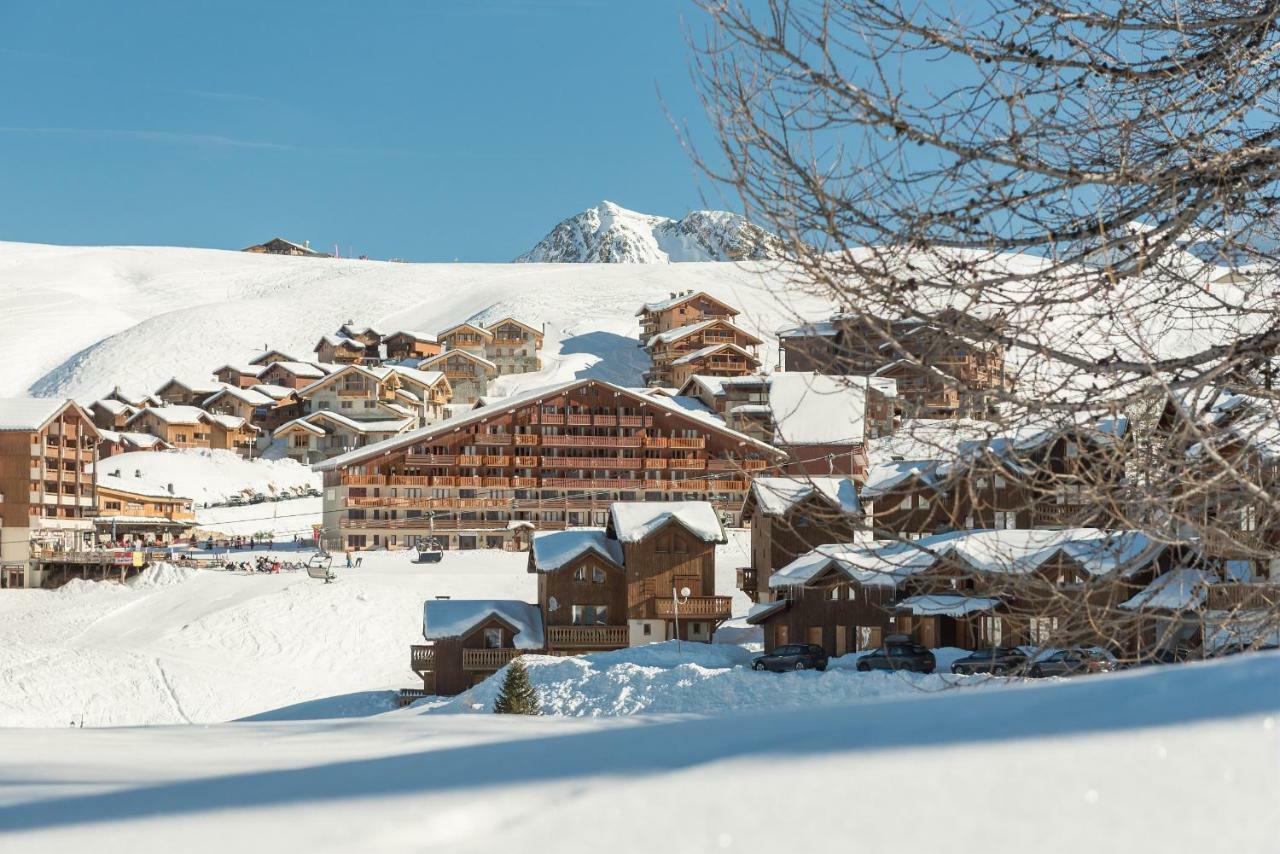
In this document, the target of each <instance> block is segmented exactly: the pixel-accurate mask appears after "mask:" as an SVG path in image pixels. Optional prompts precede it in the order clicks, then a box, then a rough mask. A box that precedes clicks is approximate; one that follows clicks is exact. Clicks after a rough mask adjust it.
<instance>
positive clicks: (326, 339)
mask: <svg viewBox="0 0 1280 854" xmlns="http://www.w3.org/2000/svg"><path fill="white" fill-rule="evenodd" d="M324 346H329V347H347V348H350V349H353V350H359V351H360V352H362V353H363V352H364V345H363V344H361V343H360V342H359V341H357V340H355V339H354V338H347V337H346V336H344V335H330V334H328V333H326V334H324V335H321V336H320V343H318V344H316V347H315V349H317V350H319V349H320V348H321V347H324Z"/></svg>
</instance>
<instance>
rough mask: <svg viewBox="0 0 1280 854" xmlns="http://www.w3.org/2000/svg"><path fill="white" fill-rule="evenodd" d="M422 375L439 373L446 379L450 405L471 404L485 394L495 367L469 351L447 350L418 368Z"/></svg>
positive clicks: (495, 369) (496, 372)
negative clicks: (426, 372)
mask: <svg viewBox="0 0 1280 854" xmlns="http://www.w3.org/2000/svg"><path fill="white" fill-rule="evenodd" d="M418 369H419V370H423V371H443V372H444V375H445V376H446V377H447V378H448V379H449V386H450V389H451V401H452V402H453V403H475V402H476V401H477V400H479V399H480V398H482V397H484V396H485V395H487V394H488V393H489V381H490V380H492V379H493V378H494V377H496V376H497V375H498V366H497V365H495V364H494V363H493V362H490V361H489V360H488V359H486V358H484V357H483V356H477V355H476V354H475V353H473V352H471V351H470V350H463V349H456V350H455V349H448V350H445V351H444V352H443V353H441V354H440V355H439V356H435V357H433V358H431V359H427V360H426V361H425V362H420V363H419V364H418Z"/></svg>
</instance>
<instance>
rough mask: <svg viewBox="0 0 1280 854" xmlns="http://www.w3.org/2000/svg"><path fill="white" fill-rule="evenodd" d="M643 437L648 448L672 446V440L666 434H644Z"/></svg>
mask: <svg viewBox="0 0 1280 854" xmlns="http://www.w3.org/2000/svg"><path fill="white" fill-rule="evenodd" d="M642 438H643V439H644V446H645V447H646V448H666V447H669V446H670V442H671V440H670V439H668V438H667V437H666V436H644V437H642Z"/></svg>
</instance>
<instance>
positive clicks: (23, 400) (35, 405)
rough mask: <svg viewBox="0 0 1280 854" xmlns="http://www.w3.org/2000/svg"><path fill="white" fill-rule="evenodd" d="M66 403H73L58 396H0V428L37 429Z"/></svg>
mask: <svg viewBox="0 0 1280 854" xmlns="http://www.w3.org/2000/svg"><path fill="white" fill-rule="evenodd" d="M68 404H71V405H72V406H74V405H75V404H72V403H71V401H69V400H66V399H65V398H58V397H0V430H39V429H40V428H41V427H43V426H44V425H45V424H46V423H47V422H48V421H49V420H50V419H51V418H53V417H54V416H55V415H57V414H58V413H59V412H61V411H62V408H63V407H64V406H67V405H68ZM23 465H26V463H23Z"/></svg>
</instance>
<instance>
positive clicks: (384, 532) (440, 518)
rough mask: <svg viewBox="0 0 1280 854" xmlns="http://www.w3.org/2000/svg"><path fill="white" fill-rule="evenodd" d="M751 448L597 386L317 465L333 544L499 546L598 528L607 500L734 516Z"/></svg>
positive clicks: (460, 419) (689, 417)
mask: <svg viewBox="0 0 1280 854" xmlns="http://www.w3.org/2000/svg"><path fill="white" fill-rule="evenodd" d="M782 456H783V455H782V454H781V452H779V451H778V450H777V449H775V448H773V447H771V446H770V445H767V444H765V443H763V442H759V441H757V440H754V439H751V438H750V437H748V436H744V435H742V434H740V433H736V432H734V431H732V430H729V429H727V428H725V427H722V426H720V425H718V424H714V423H711V422H709V421H707V420H705V419H702V418H699V417H697V416H696V415H694V414H693V413H691V412H690V411H689V410H686V409H683V408H682V407H680V406H678V405H676V404H672V403H670V402H668V401H666V400H665V399H663V398H661V397H650V396H647V395H644V394H641V393H639V392H636V391H633V390H631V389H627V388H623V387H621V386H616V385H613V384H611V383H607V382H604V381H602V380H575V381H572V382H567V383H561V384H559V385H556V386H551V387H546V388H540V389H535V390H533V391H530V392H526V393H523V394H519V395H515V396H513V397H510V398H506V399H505V400H502V401H498V402H495V403H493V404H491V405H488V406H485V407H483V408H480V409H474V410H469V411H467V412H465V413H463V414H460V415H457V416H455V417H453V418H450V419H447V420H445V421H441V422H439V423H436V424H432V425H429V426H427V427H423V428H421V429H418V430H415V431H412V432H409V433H406V434H404V435H402V436H396V437H394V438H392V439H389V440H387V441H384V442H379V443H376V444H373V445H369V446H367V447H364V448H361V449H359V450H357V451H353V452H351V453H348V454H344V455H342V456H339V457H336V458H334V459H332V460H327V461H324V462H322V463H319V464H317V465H316V469H317V470H318V471H322V472H323V473H324V485H325V491H324V494H325V499H324V518H325V528H324V541H325V543H326V544H327V545H329V546H330V547H332V548H348V547H350V548H365V547H391V548H399V547H407V546H410V545H412V544H414V543H415V542H417V541H419V540H421V539H422V538H425V537H431V536H435V537H438V538H440V539H441V540H442V542H443V543H444V544H445V545H446V546H447V547H450V548H483V547H490V548H496V547H503V546H504V545H506V544H507V543H509V542H510V541H511V539H512V528H513V527H515V526H518V525H524V526H533V527H534V528H535V529H540V530H559V529H563V528H566V527H572V526H581V525H597V526H600V525H604V524H605V520H606V516H607V514H608V510H609V505H610V504H612V503H613V502H615V501H710V502H712V504H713V505H714V506H715V507H716V510H717V512H720V513H722V514H723V515H724V518H726V519H728V520H730V521H736V520H737V517H738V514H739V512H740V511H741V508H742V502H743V499H744V498H745V496H746V492H747V488H748V486H749V480H750V476H751V474H752V473H753V472H757V473H758V472H762V470H764V469H766V468H768V467H769V466H776V465H778V464H780V463H781V462H782Z"/></svg>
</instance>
